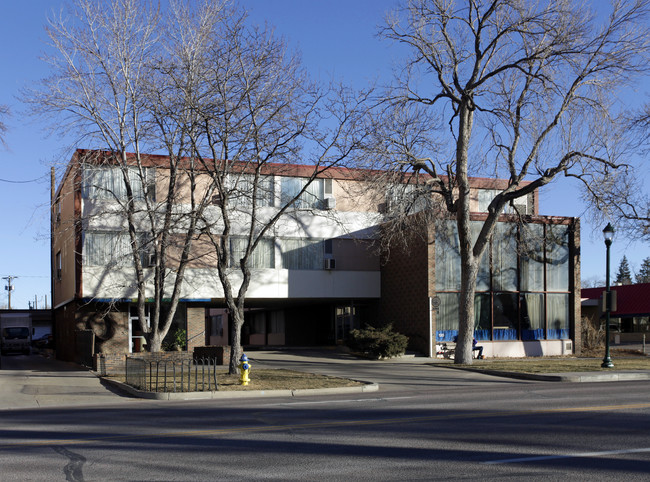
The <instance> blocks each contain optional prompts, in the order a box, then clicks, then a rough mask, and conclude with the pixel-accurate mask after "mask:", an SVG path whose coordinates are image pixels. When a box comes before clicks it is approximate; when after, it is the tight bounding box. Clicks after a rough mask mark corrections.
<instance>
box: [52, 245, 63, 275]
mask: <svg viewBox="0 0 650 482" xmlns="http://www.w3.org/2000/svg"><path fill="white" fill-rule="evenodd" d="M55 266H56V268H55V270H56V272H55V273H54V279H57V280H61V274H62V272H63V261H62V259H61V251H57V252H56V260H55Z"/></svg>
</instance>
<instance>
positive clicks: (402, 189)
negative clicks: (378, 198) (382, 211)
mask: <svg viewBox="0 0 650 482" xmlns="http://www.w3.org/2000/svg"><path fill="white" fill-rule="evenodd" d="M386 199H387V203H386V204H387V206H388V207H387V209H386V211H387V212H388V213H389V214H398V213H403V214H410V213H417V212H420V211H423V210H425V209H431V208H432V206H431V204H432V197H431V191H430V188H429V187H428V186H426V185H424V184H419V185H416V184H396V185H393V186H391V187H390V188H389V189H388V194H387V196H386Z"/></svg>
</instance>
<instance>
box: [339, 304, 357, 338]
mask: <svg viewBox="0 0 650 482" xmlns="http://www.w3.org/2000/svg"><path fill="white" fill-rule="evenodd" d="M335 326H336V343H337V344H343V343H345V341H346V340H347V339H348V337H349V336H350V331H351V330H354V329H357V328H359V317H358V316H357V308H356V306H353V305H349V306H337V307H336V320H335Z"/></svg>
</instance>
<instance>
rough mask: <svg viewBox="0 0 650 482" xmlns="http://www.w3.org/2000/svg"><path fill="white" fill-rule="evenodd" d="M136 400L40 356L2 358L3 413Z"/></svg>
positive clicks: (69, 366)
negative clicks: (6, 411) (5, 411)
mask: <svg viewBox="0 0 650 482" xmlns="http://www.w3.org/2000/svg"><path fill="white" fill-rule="evenodd" d="M135 400H137V399H135V398H132V397H128V396H124V395H123V394H118V392H117V391H116V390H115V389H113V388H112V387H110V386H108V385H106V384H104V383H103V382H102V380H100V379H99V378H98V377H97V376H96V375H95V374H94V373H93V372H92V371H90V370H88V369H86V368H83V367H80V366H79V365H76V364H74V363H67V362H62V361H58V360H53V359H48V358H44V357H42V356H40V355H30V356H24V355H16V356H3V357H2V365H1V369H0V410H20V409H29V408H38V407H56V406H60V407H69V406H74V405H105V404H115V403H125V402H133V401H135Z"/></svg>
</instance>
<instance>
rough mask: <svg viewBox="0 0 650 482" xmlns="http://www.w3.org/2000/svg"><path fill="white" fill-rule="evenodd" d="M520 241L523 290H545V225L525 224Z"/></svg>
mask: <svg viewBox="0 0 650 482" xmlns="http://www.w3.org/2000/svg"><path fill="white" fill-rule="evenodd" d="M519 243H520V246H521V251H522V255H521V289H522V291H544V226H543V225H541V224H526V225H524V227H523V229H521V231H520V241H519Z"/></svg>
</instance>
